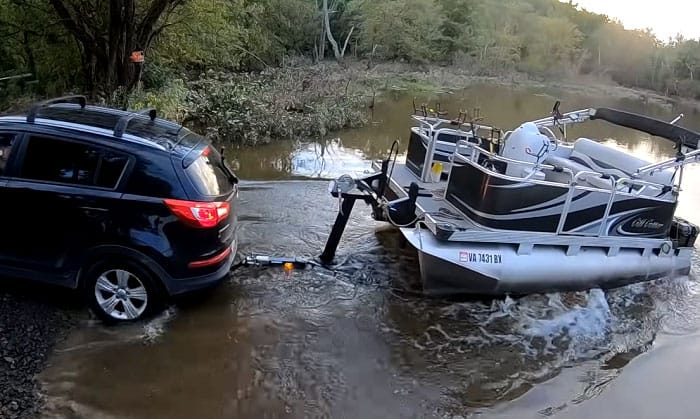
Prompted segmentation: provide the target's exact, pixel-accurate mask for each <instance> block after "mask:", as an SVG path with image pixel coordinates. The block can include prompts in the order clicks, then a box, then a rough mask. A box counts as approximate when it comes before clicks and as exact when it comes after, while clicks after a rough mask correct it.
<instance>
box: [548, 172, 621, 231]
mask: <svg viewBox="0 0 700 419" xmlns="http://www.w3.org/2000/svg"><path fill="white" fill-rule="evenodd" d="M584 176H586V177H589V176H592V177H597V178H600V179H606V178H607V179H609V180H610V199H609V200H608V204H607V205H606V206H605V211H604V212H603V218H602V219H601V222H600V230H598V233H597V234H584V233H580V235H590V236H603V235H605V234H606V232H605V226H606V225H607V220H608V217H609V216H610V209H611V208H612V205H613V202H614V200H615V192H616V191H617V187H616V184H615V179H613V178H612V177H610V176H606V175H603V174H602V173H598V172H591V171H586V170H583V171H580V172H578V173H576V175H575V176H574V178H573V180H572V181H571V183H569V190H568V191H567V193H566V200H565V201H564V207H563V208H562V211H561V216H560V217H559V224H558V225H557V234H565V232H564V226H565V224H566V218H567V217H568V215H569V211H570V210H571V201H572V199H573V198H574V192H575V191H576V186H578V185H579V182H581V180H583V179H582V178H583V177H584Z"/></svg>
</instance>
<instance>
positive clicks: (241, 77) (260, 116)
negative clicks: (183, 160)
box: [129, 61, 698, 146]
mask: <svg viewBox="0 0 700 419" xmlns="http://www.w3.org/2000/svg"><path fill="white" fill-rule="evenodd" d="M475 84H491V85H502V86H508V87H512V88H518V89H520V88H522V89H530V90H532V89H539V88H541V89H543V90H544V89H551V88H557V89H560V90H566V91H569V92H573V93H577V94H581V95H588V96H608V97H610V96H612V97H615V98H626V99H632V100H641V101H643V102H645V103H653V104H657V105H662V106H673V104H674V103H684V104H692V105H697V104H698V102H697V101H692V100H690V99H682V98H678V97H674V98H671V97H666V96H663V95H661V94H658V93H655V92H652V91H645V90H640V89H632V88H628V87H624V86H620V85H617V84H615V83H614V82H612V81H606V80H601V79H597V78H591V77H577V78H569V79H558V80H554V79H550V80H546V81H543V80H539V79H534V78H531V77H529V76H527V75H526V74H523V73H512V74H509V75H503V76H498V77H486V76H478V75H474V74H473V73H470V72H469V71H464V70H461V69H460V68H458V67H455V66H445V67H442V66H433V65H428V66H416V65H411V64H405V63H396V62H393V63H378V64H377V65H375V66H373V67H372V68H370V69H368V68H367V64H366V63H364V62H359V61H348V62H346V63H345V64H344V65H339V64H337V63H335V62H324V63H320V64H315V65H312V64H310V63H304V62H301V63H296V64H294V65H287V66H285V67H275V68H272V67H271V68H268V69H267V70H265V71H263V72H260V73H223V72H214V71H209V72H206V73H201V74H197V75H188V76H183V77H182V78H181V79H178V80H175V81H172V82H170V83H168V84H167V85H166V86H164V87H162V88H161V89H159V90H151V91H148V90H147V91H145V92H140V93H136V94H133V95H132V96H131V97H130V98H129V107H132V108H139V107H145V106H155V107H157V108H158V109H161V110H162V111H163V112H164V113H165V115H166V116H167V117H169V118H171V119H176V120H178V121H181V122H184V123H185V124H189V125H191V126H193V127H195V128H197V129H198V130H199V131H204V132H206V133H207V134H208V135H209V136H211V137H212V138H213V139H215V140H216V141H217V142H221V143H226V142H229V143H234V144H242V145H249V146H250V145H257V144H264V143H269V142H272V141H275V140H281V139H306V140H308V139H311V138H322V137H324V136H326V135H328V134H329V133H331V132H334V131H338V130H342V129H346V128H353V127H358V126H363V125H365V124H367V123H368V122H369V121H370V120H371V115H372V113H373V111H374V108H375V106H381V100H382V99H381V97H382V95H385V94H387V93H390V92H396V91H404V92H411V93H412V94H415V95H417V96H435V95H439V94H448V93H453V92H457V91H459V90H462V89H464V88H466V87H469V86H473V85H475ZM409 111H410V109H406V112H409Z"/></svg>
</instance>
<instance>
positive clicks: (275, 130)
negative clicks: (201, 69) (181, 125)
mask: <svg viewBox="0 0 700 419" xmlns="http://www.w3.org/2000/svg"><path fill="white" fill-rule="evenodd" d="M351 84H352V82H351V80H350V79H348V78H347V77H345V76H344V75H343V74H342V73H338V72H337V69H328V68H322V69H319V70H316V71H313V72H310V71H309V70H308V69H307V70H302V69H296V68H287V69H276V70H270V71H265V72H263V73H261V74H250V73H245V74H231V73H216V72H213V71H212V72H208V73H207V74H202V75H201V76H200V78H199V79H198V80H197V81H195V82H193V83H191V84H190V85H189V86H188V87H189V89H190V92H189V98H188V101H189V102H190V106H191V110H190V115H189V119H191V120H192V121H193V123H194V124H195V125H197V126H205V127H214V128H213V130H212V131H213V132H210V134H212V135H213V136H214V137H215V138H217V139H219V140H225V141H233V142H236V143H243V144H249V145H252V144H258V143H266V142H269V141H271V140H274V139H281V138H300V139H308V138H313V137H323V136H325V135H326V134H327V133H328V132H330V131H333V130H338V129H341V128H348V127H354V126H360V125H363V124H364V123H365V121H366V119H367V114H366V104H367V99H365V98H364V97H362V96H361V95H359V94H357V93H355V92H354V91H353V90H354V89H353V87H354V86H352V85H351Z"/></svg>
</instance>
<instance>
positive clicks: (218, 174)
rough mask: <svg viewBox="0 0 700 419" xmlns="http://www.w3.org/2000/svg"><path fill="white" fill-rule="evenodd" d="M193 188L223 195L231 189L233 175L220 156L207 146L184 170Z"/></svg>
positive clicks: (205, 192)
mask: <svg viewBox="0 0 700 419" xmlns="http://www.w3.org/2000/svg"><path fill="white" fill-rule="evenodd" d="M185 172H186V173H187V176H188V177H189V178H190V180H192V183H193V184H194V186H195V188H197V190H198V191H199V192H200V193H202V194H204V195H209V196H219V195H225V194H227V193H229V192H231V190H233V175H232V174H231V172H230V171H229V170H228V168H227V167H226V166H225V165H224V162H223V161H222V160H221V156H219V153H217V152H216V151H215V150H214V149H213V148H211V147H208V148H207V149H205V152H204V153H202V155H200V156H199V157H197V158H196V159H195V160H194V161H193V162H192V164H190V165H189V166H188V167H187V169H186V170H185Z"/></svg>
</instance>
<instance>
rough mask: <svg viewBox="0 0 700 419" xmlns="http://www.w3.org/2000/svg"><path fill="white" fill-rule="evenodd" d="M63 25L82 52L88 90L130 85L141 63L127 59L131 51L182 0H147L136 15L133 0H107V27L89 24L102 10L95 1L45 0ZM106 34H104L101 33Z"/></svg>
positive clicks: (142, 47)
mask: <svg viewBox="0 0 700 419" xmlns="http://www.w3.org/2000/svg"><path fill="white" fill-rule="evenodd" d="M49 1H50V3H51V5H52V6H53V8H54V10H55V11H56V13H57V15H58V16H59V17H60V19H61V21H62V23H63V25H64V27H65V28H66V29H67V30H68V32H69V33H71V34H72V35H73V37H74V38H75V40H76V42H77V43H78V45H79V48H80V50H81V52H82V54H83V73H84V76H85V88H86V89H87V91H88V92H90V93H91V94H93V95H94V94H95V93H96V92H97V90H98V89H104V90H105V93H110V92H112V91H113V90H114V89H115V88H117V87H124V88H125V89H127V90H130V89H132V88H133V87H134V86H135V85H136V83H137V82H138V79H139V77H138V76H139V75H140V70H141V67H142V65H139V66H138V68H137V66H136V65H135V64H134V63H132V62H131V60H130V56H131V53H132V52H134V51H143V52H146V51H147V50H148V48H149V47H150V45H151V42H152V41H153V39H154V38H155V36H156V35H158V34H159V33H160V32H162V30H163V29H164V28H165V27H166V26H167V20H168V17H169V15H170V14H171V13H172V12H173V11H174V10H175V9H176V8H177V7H178V6H179V5H181V4H182V3H183V2H184V0H151V1H150V3H149V4H148V5H147V7H145V8H144V14H143V15H142V16H137V15H136V4H135V3H136V2H135V0H110V2H109V10H108V12H107V13H108V15H107V19H105V22H106V26H107V27H102V28H101V27H98V26H94V25H92V23H94V22H95V21H99V19H97V20H96V19H94V17H92V18H91V16H99V15H101V14H103V13H104V11H102V10H101V9H100V8H99V7H100V6H99V4H98V5H94V4H92V3H91V2H85V1H82V0H49ZM105 34H106V36H105Z"/></svg>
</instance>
